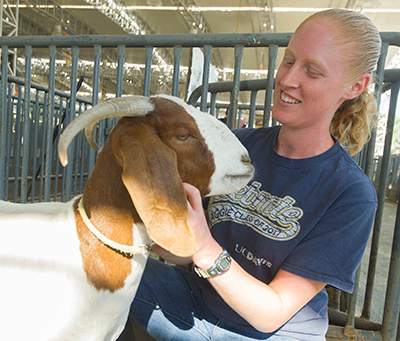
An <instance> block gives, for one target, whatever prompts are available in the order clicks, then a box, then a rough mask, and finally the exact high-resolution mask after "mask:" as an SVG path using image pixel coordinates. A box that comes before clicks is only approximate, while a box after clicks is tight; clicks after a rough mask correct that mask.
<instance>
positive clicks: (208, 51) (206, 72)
mask: <svg viewBox="0 0 400 341" xmlns="http://www.w3.org/2000/svg"><path fill="white" fill-rule="evenodd" d="M212 49H213V47H212V46H211V45H205V46H204V64H203V80H202V88H201V100H200V110H201V111H204V112H206V111H207V95H208V81H209V79H210V66H211V55H212Z"/></svg>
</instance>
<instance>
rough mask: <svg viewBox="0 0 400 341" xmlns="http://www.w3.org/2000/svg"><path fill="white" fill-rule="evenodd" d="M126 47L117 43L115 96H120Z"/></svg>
mask: <svg viewBox="0 0 400 341" xmlns="http://www.w3.org/2000/svg"><path fill="white" fill-rule="evenodd" d="M125 53H126V48H125V45H118V69H117V91H116V97H121V96H122V84H123V82H124V60H125Z"/></svg>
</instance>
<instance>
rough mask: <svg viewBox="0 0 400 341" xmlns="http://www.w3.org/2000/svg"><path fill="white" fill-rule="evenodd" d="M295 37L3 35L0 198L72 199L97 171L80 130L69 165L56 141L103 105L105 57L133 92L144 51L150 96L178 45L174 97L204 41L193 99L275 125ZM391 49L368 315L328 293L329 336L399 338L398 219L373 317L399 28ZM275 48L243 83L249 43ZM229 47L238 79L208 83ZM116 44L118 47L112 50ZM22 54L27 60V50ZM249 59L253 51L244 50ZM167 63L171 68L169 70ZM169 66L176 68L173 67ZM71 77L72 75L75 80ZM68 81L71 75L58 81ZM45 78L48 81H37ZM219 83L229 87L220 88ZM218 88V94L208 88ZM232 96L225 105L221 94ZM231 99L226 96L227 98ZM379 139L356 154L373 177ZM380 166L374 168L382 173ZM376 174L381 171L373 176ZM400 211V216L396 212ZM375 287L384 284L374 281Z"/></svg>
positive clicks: (103, 126) (105, 127) (122, 88)
mask: <svg viewBox="0 0 400 341" xmlns="http://www.w3.org/2000/svg"><path fill="white" fill-rule="evenodd" d="M290 36H291V35H290V34H274V33H266V34H233V35H232V34H227V35H225V34H203V35H148V36H133V35H118V36H112V35H111V36H46V37H45V36H41V37H1V38H0V47H1V58H2V65H1V74H0V112H1V114H0V199H6V200H10V201H15V202H22V203H26V202H28V201H50V200H61V201H67V200H69V199H70V198H71V197H72V196H74V195H76V194H78V193H80V192H81V191H82V189H83V186H84V184H85V181H86V179H87V177H88V176H90V174H91V170H92V168H93V165H94V162H95V158H96V153H95V152H94V151H93V150H91V149H90V148H89V146H88V144H87V142H86V140H85V139H84V137H83V135H82V134H80V135H78V137H76V138H75V140H74V142H73V144H72V145H73V147H72V148H71V152H70V153H71V155H70V157H69V159H70V160H72V161H71V162H70V163H69V165H68V166H67V167H66V168H62V167H61V165H60V163H59V162H58V160H57V155H56V149H55V146H56V143H57V139H58V136H59V133H60V132H61V131H62V129H63V128H64V126H66V125H67V124H68V123H69V122H71V120H72V119H73V118H74V117H75V116H76V115H79V114H80V113H81V112H82V111H83V110H85V109H86V108H88V107H90V106H91V105H94V104H96V103H98V102H99V93H100V89H101V81H100V80H101V77H102V76H103V75H104V73H105V72H106V70H105V68H107V67H109V66H107V65H106V63H105V62H104V60H103V61H102V56H103V55H104V54H107V56H110V55H115V56H116V61H115V62H116V72H115V79H114V80H113V81H114V83H115V95H116V96H122V95H124V94H131V93H133V92H134V90H132V88H131V87H130V86H129V85H127V83H126V81H127V77H129V75H128V74H127V73H126V72H125V71H126V64H127V61H128V60H129V61H131V60H133V59H134V60H135V61H137V58H142V61H141V62H142V63H143V65H144V68H143V72H141V73H140V75H141V76H140V77H141V78H138V77H139V76H138V74H134V77H135V79H133V81H134V82H135V83H136V84H139V85H140V86H139V88H140V91H142V94H143V95H149V94H153V93H155V92H157V91H158V89H157V88H155V86H154V82H152V78H154V77H155V74H156V72H157V70H156V69H155V67H154V65H152V60H153V56H154V53H155V49H157V50H158V49H164V48H166V49H172V50H173V55H174V62H173V65H170V66H168V65H167V66H164V68H163V72H170V75H169V77H170V78H169V84H168V89H169V90H170V93H171V94H172V95H174V96H178V95H180V94H182V92H183V91H182V88H183V87H184V86H185V84H184V83H185V82H184V81H183V80H182V78H181V76H180V75H181V73H182V72H181V71H182V65H181V61H182V57H183V56H186V55H188V54H189V53H188V51H190V49H191V48H192V47H200V48H202V49H203V53H204V65H203V78H202V86H201V87H200V88H198V89H197V90H196V91H195V92H194V93H193V95H192V97H191V98H190V100H189V102H190V103H192V104H196V102H197V100H198V99H199V102H198V105H199V106H200V108H201V110H203V111H207V110H209V111H210V113H211V114H213V115H217V112H218V111H219V110H221V108H222V109H223V110H224V111H227V112H228V115H227V124H228V126H229V127H230V128H234V127H237V126H242V123H241V119H242V117H241V115H242V114H243V112H244V111H246V112H248V115H246V117H247V116H248V118H247V123H246V124H247V125H248V126H250V127H252V126H256V125H273V124H275V122H273V119H272V118H271V114H270V113H271V107H272V93H273V85H274V70H275V67H276V61H277V58H278V54H279V51H280V50H281V49H282V48H284V47H285V46H286V45H287V44H288V41H289V39H290ZM382 39H383V43H384V44H383V48H382V54H381V58H380V61H379V65H378V68H377V77H376V79H377V80H376V85H375V89H376V96H377V99H378V101H379V100H380V96H381V94H382V93H383V92H384V91H385V90H387V89H388V88H390V89H391V106H390V109H389V115H388V122H387V132H386V141H385V148H384V153H383V156H382V158H381V162H380V168H379V180H378V178H377V179H375V183H376V187H377V192H378V200H379V208H378V212H377V217H376V221H375V225H374V232H373V236H372V238H371V251H370V253H369V254H367V257H369V269H368V276H367V277H368V278H367V280H366V285H365V288H358V290H365V295H364V297H365V298H364V299H363V308H362V314H361V316H356V308H355V307H356V302H355V301H356V298H357V297H358V296H357V292H356V293H355V295H347V294H344V293H341V292H334V293H332V294H330V297H331V301H333V303H332V304H331V306H330V311H329V313H330V319H331V324H330V328H329V335H331V336H333V337H340V338H341V339H343V340H346V339H349V340H350V339H352V338H354V337H360V338H363V339H366V340H368V339H371V340H375V339H376V340H396V338H397V339H398V337H399V335H398V319H399V296H400V289H399V283H400V278H399V273H400V265H399V261H400V257H399V248H400V241H399V237H400V236H399V231H400V227H399V225H400V222H399V219H396V222H395V224H394V225H395V226H394V233H393V239H392V242H393V245H392V246H390V247H391V248H392V251H391V262H390V270H389V272H388V275H387V277H386V280H387V283H388V284H387V290H386V295H385V296H386V301H385V305H384V308H383V310H384V311H383V312H382V315H383V318H382V320H381V321H373V320H372V319H371V311H373V307H372V305H371V302H372V296H373V292H374V283H375V282H376V278H377V273H376V262H377V252H378V249H379V247H380V229H381V225H382V219H383V208H384V203H385V193H386V183H387V181H388V174H389V165H390V159H391V141H392V135H393V126H394V118H395V107H396V103H397V95H398V90H399V84H400V83H399V80H400V77H399V74H398V70H395V71H393V72H389V71H388V72H384V65H385V61H386V57H387V53H388V49H389V47H390V46H395V47H399V46H400V34H399V33H390V32H385V33H382ZM64 48H69V49H70V51H71V60H72V63H71V65H69V66H68V67H65V68H64V71H65V70H67V75H65V74H63V75H60V74H57V72H56V70H58V69H57V67H56V61H58V60H59V59H57V58H58V57H57V56H58V55H59V53H60V50H61V49H64ZM255 48H256V49H267V50H268V61H266V63H265V64H268V68H267V69H268V73H267V79H259V80H254V81H246V80H245V81H243V80H242V79H241V69H242V63H243V58H244V56H245V52H246V51H247V50H248V51H249V52H248V53H251V49H255ZM11 49H17V54H18V56H20V59H21V58H22V60H23V62H20V64H19V65H20V67H19V72H20V77H18V78H17V77H14V76H11V75H9V74H8V73H7V72H8V70H7V64H8V60H9V56H10V53H9V51H11ZM215 49H221V52H222V50H223V52H224V53H225V55H226V51H227V50H228V51H230V52H231V54H232V59H233V64H234V68H233V75H232V81H231V82H223V83H218V84H209V82H208V79H209V73H210V67H211V65H210V62H211V56H212V53H213V50H215ZM110 50H111V51H112V52H113V53H111V54H110V53H109V52H110ZM21 56H23V57H21ZM246 56H247V55H246ZM34 58H42V60H46V63H47V64H46V70H47V75H46V77H43V75H42V78H41V79H42V80H41V81H40V82H34V81H32V78H33V73H32V60H34ZM83 59H85V62H87V60H88V59H90V62H91V67H90V70H89V71H87V70H86V71H85V72H86V73H85V77H86V78H91V80H92V83H91V87H92V90H91V96H90V98H89V99H85V98H82V97H80V96H78V95H77V90H78V88H79V80H80V79H81V72H82V68H83V66H82V62H83ZM165 70H167V71H165ZM168 70H169V71H168ZM67 76H68V77H67ZM66 77H67V78H68V83H69V87H68V88H69V89H68V91H63V92H62V91H58V90H57V86H58V84H64V85H65V83H66V82H65V79H66ZM60 78H64V79H62V80H61V79H60ZM39 83H45V84H39ZM220 89H223V91H221V90H220ZM209 93H211V100H210V101H208V100H207V95H208V94H209ZM222 93H224V97H223V98H224V99H225V102H226V103H224V104H221V103H220V100H219V98H220V96H222V95H221V94H222ZM227 97H228V100H226V98H227ZM113 124H114V121H113V120H107V121H104V122H101V123H100V125H99V127H98V128H97V142H98V144H99V145H100V146H101V145H102V144H103V142H104V140H105V139H106V138H107V135H108V132H109V130H110V129H111V128H112V126H113ZM375 140H376V136H373V137H372V139H371V142H370V143H369V144H368V146H367V148H365V149H364V150H363V152H362V153H360V154H359V155H358V156H357V161H358V162H359V164H360V165H361V166H362V168H363V169H364V170H365V172H366V173H367V174H368V175H369V176H370V177H371V179H372V175H373V173H374V169H376V167H375V165H376V164H375V163H374V159H375V157H374V150H375V148H374V147H375ZM375 173H376V172H375ZM375 173H374V174H375ZM398 216H400V214H398ZM375 288H376V285H375Z"/></svg>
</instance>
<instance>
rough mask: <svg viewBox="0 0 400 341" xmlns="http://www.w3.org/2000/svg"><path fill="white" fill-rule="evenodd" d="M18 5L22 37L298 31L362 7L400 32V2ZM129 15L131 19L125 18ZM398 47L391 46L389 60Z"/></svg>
mask: <svg viewBox="0 0 400 341" xmlns="http://www.w3.org/2000/svg"><path fill="white" fill-rule="evenodd" d="M2 1H4V2H6V1H7V0H0V3H1V2H2ZM7 2H8V3H10V4H13V3H14V4H15V2H16V0H8V1H7ZM19 4H20V7H19V35H54V34H61V28H62V27H63V28H65V29H67V30H68V31H69V32H71V33H72V34H75V35H81V34H98V35H105V34H129V33H131V34H186V33H196V32H197V33H260V32H293V31H294V30H295V29H296V27H297V26H298V25H299V23H300V22H301V21H302V20H303V19H305V18H306V17H307V16H309V15H310V14H312V13H314V12H316V11H319V10H322V9H326V8H336V7H337V8H348V9H352V10H357V11H360V10H362V11H363V13H364V14H365V15H366V16H367V17H369V18H370V19H371V20H372V21H373V22H374V24H375V25H376V26H377V27H378V29H379V30H380V31H400V1H399V0H369V1H368V0H301V1H300V0H236V1H228V0H213V1H207V0H125V1H117V0H86V1H85V0H54V1H53V0H19ZM124 15H125V16H126V18H127V20H128V21H129V23H127V22H126V20H125V22H122V21H121V20H122V19H121V17H122V18H123V17H124ZM113 16H114V17H113ZM135 25H136V26H135ZM3 34H4V33H3ZM255 50H257V49H255ZM252 51H253V52H248V54H247V55H246V54H245V57H244V59H243V66H242V69H245V70H253V71H257V70H260V68H262V67H263V66H262V63H263V57H262V56H260V55H258V54H259V53H260V52H259V51H254V50H252ZM396 51H397V49H393V48H392V49H391V50H390V51H389V58H388V59H390V58H391V57H392V56H393V55H394V54H395V53H396ZM250 54H252V55H250ZM182 63H183V64H184V63H185V61H184V59H182ZM214 64H217V67H218V68H231V67H232V66H233V55H232V52H230V53H229V54H225V55H224V54H221V55H220V59H219V60H217V61H215V62H214Z"/></svg>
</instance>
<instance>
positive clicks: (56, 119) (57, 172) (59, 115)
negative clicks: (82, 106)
mask: <svg viewBox="0 0 400 341" xmlns="http://www.w3.org/2000/svg"><path fill="white" fill-rule="evenodd" d="M63 103H64V101H63V98H62V97H60V99H59V110H58V113H57V115H56V116H57V117H54V124H57V125H58V129H57V138H56V141H58V140H59V139H60V134H61V120H62V116H63ZM54 154H56V153H54ZM55 158H56V159H57V160H58V158H57V156H56V155H55ZM60 166H61V164H60V162H56V164H55V171H54V174H55V179H54V201H57V195H58V183H59V181H58V180H59V175H60Z"/></svg>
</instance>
